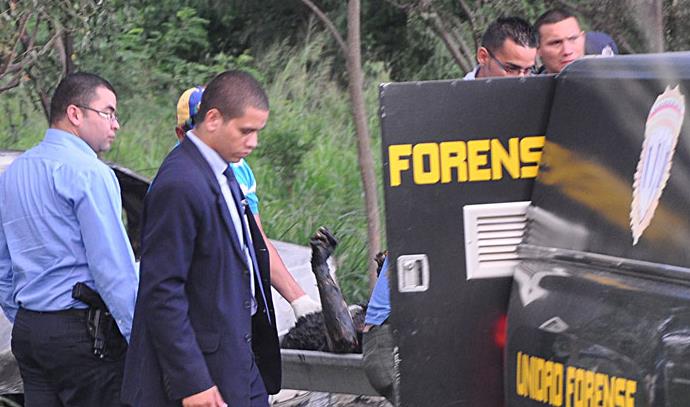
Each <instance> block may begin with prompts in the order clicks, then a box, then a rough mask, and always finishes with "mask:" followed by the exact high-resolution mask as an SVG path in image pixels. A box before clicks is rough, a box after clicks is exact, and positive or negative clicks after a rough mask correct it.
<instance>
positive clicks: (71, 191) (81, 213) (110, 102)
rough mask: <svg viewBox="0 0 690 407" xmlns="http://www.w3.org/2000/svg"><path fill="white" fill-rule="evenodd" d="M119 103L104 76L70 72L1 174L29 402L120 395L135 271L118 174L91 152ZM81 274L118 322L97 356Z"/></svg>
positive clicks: (1, 270)
mask: <svg viewBox="0 0 690 407" xmlns="http://www.w3.org/2000/svg"><path fill="white" fill-rule="evenodd" d="M116 107H117V97H116V94H115V91H114V89H113V88H112V86H111V85H110V83H108V82H107V81H106V80H104V79H103V78H100V77H98V76H96V75H93V74H87V73H78V74H73V75H69V76H67V77H66V78H65V79H63V81H61V82H60V84H59V85H58V87H57V89H56V90H55V94H54V96H53V99H52V101H51V108H50V128H49V129H48V130H47V131H46V134H45V138H44V139H43V141H42V142H41V143H39V144H38V145H37V146H35V147H34V148H32V149H30V150H28V151H27V152H26V153H24V154H22V155H21V156H20V157H19V158H17V159H16V160H15V161H14V162H13V163H12V165H10V167H9V168H8V169H7V170H6V172H5V173H3V174H2V176H0V201H1V202H2V205H0V305H1V306H2V309H3V312H4V313H5V315H6V316H7V318H8V319H9V320H10V321H12V322H14V329H13V332H12V352H13V353H14V355H15V357H16V358H17V362H18V364H19V369H20V372H21V375H22V379H23V381H24V391H25V400H26V404H27V405H36V406H62V405H69V406H96V405H98V406H109V405H119V390H120V385H121V381H122V373H123V366H124V350H125V348H126V344H125V343H124V341H123V339H122V336H124V337H125V338H127V339H128V338H129V333H130V330H131V325H132V318H133V313H134V304H135V300H136V291H137V286H138V274H137V271H136V269H135V264H134V256H133V253H132V249H131V247H130V244H129V240H128V238H127V234H126V232H125V229H124V226H123V225H122V221H121V212H122V203H121V198H120V187H119V184H118V182H117V178H116V177H115V174H114V173H113V171H112V170H111V169H110V168H109V167H108V166H107V165H105V164H104V163H103V162H101V161H100V160H99V159H98V156H97V154H98V153H100V152H103V151H107V150H109V149H110V146H111V144H112V142H113V141H114V140H115V134H116V132H117V130H118V129H119V124H118V118H117V112H116ZM78 282H83V283H85V284H86V285H87V286H89V287H90V288H92V289H93V290H95V291H96V292H97V293H98V294H100V296H101V298H102V299H103V301H104V302H105V304H106V305H107V307H108V309H109V311H110V313H111V314H112V316H113V319H114V321H115V323H116V324H117V325H114V324H112V323H111V324H110V325H108V326H106V327H105V328H106V331H105V333H106V335H107V337H106V338H105V339H106V352H108V350H109V353H107V354H106V355H105V357H104V358H102V359H99V358H98V357H96V356H94V354H93V344H94V340H93V339H92V338H91V337H90V336H89V334H88V329H87V319H89V316H88V314H89V312H88V309H87V304H85V303H83V302H81V301H79V300H76V299H74V298H73V297H72V289H73V287H74V285H75V284H76V283H78ZM108 329H109V331H108ZM118 330H119V332H118ZM120 333H121V334H122V336H120ZM108 334H110V335H108ZM108 347H109V349H108Z"/></svg>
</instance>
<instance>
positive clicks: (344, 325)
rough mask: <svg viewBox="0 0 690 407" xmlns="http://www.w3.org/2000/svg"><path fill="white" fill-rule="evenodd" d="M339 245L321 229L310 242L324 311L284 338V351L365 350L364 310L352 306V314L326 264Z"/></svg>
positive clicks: (302, 320)
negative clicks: (363, 342)
mask: <svg viewBox="0 0 690 407" xmlns="http://www.w3.org/2000/svg"><path fill="white" fill-rule="evenodd" d="M337 244H338V241H337V240H336V239H335V237H334V236H333V234H332V233H331V232H330V231H329V230H328V229H326V228H324V227H320V228H319V229H318V230H317V231H316V233H315V234H314V236H313V237H312V238H311V240H310V241H309V245H310V246H311V250H312V254H311V268H312V272H313V273H314V276H315V277H316V284H317V286H318V289H319V296H320V298H321V308H322V311H321V312H317V313H313V314H308V315H306V316H303V317H301V318H300V319H299V320H298V321H297V323H296V324H295V327H294V328H292V329H291V330H290V331H289V332H288V333H287V335H285V337H284V338H283V341H282V343H281V346H282V347H283V348H287V349H303V350H317V351H328V352H334V353H358V352H361V351H362V347H361V336H362V328H363V327H364V309H363V307H360V306H353V307H350V308H351V309H352V314H351V309H348V306H347V304H346V303H345V300H344V299H343V295H342V293H341V291H340V288H339V287H338V285H337V284H336V283H335V281H333V278H332V277H331V274H330V270H329V267H328V264H327V262H326V260H328V258H329V257H330V256H331V254H332V253H333V251H334V250H335V247H336V245H337ZM353 315H354V319H353Z"/></svg>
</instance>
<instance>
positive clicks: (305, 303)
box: [290, 294, 321, 319]
mask: <svg viewBox="0 0 690 407" xmlns="http://www.w3.org/2000/svg"><path fill="white" fill-rule="evenodd" d="M290 306H291V307H292V311H293V312H294V313H295V319H300V317H303V316H305V315H307V314H311V313H312V312H319V311H321V304H319V303H318V302H316V301H314V300H312V299H311V297H309V296H308V295H306V294H304V295H303V296H301V297H299V298H298V299H296V300H294V301H293V302H291V303H290Z"/></svg>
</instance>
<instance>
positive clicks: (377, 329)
mask: <svg viewBox="0 0 690 407" xmlns="http://www.w3.org/2000/svg"><path fill="white" fill-rule="evenodd" d="M395 352H396V351H395V349H394V346H393V333H392V332H391V326H390V325H388V324H384V325H375V326H373V327H371V329H370V330H369V332H365V333H364V336H363V338H362V354H363V359H364V373H365V374H366V375H367V378H368V379H369V383H371V387H373V388H374V389H375V390H376V391H377V392H379V394H381V395H382V396H385V397H386V398H387V399H388V401H390V402H391V403H392V404H393V405H394V406H397V405H398V402H397V381H398V377H397V373H396V372H397V369H396V363H395Z"/></svg>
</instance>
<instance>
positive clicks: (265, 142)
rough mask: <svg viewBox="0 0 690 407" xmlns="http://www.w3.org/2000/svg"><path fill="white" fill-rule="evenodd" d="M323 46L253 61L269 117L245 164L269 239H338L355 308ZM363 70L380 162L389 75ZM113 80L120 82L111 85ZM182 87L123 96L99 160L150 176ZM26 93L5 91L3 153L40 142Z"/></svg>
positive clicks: (0, 120)
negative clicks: (322, 231)
mask: <svg viewBox="0 0 690 407" xmlns="http://www.w3.org/2000/svg"><path fill="white" fill-rule="evenodd" d="M327 40H329V38H328V37H327V36H325V35H315V36H313V37H311V39H310V40H309V42H308V43H307V44H305V45H304V46H303V47H301V48H296V49H290V50H286V49H285V48H284V47H281V46H276V47H274V48H273V49H272V50H269V51H268V52H266V53H265V54H264V55H262V56H259V57H257V58H256V59H255V63H256V66H257V69H258V70H259V71H261V73H262V74H263V75H264V78H265V79H264V83H265V85H266V88H267V91H268V93H269V97H270V100H271V116H270V118H269V122H268V126H267V127H266V129H265V130H264V131H263V132H262V133H261V136H260V146H259V148H258V149H257V150H256V151H255V152H254V153H253V154H252V155H251V156H250V157H249V159H248V161H249V163H250V164H251V166H252V169H253V170H254V173H255V176H256V178H257V181H258V193H259V198H260V212H261V219H262V223H263V225H264V227H265V229H266V232H267V234H268V236H270V237H271V238H273V239H279V240H285V241H289V242H292V243H297V244H302V245H306V244H307V242H308V240H309V237H310V236H311V235H312V234H313V232H314V231H315V230H316V229H317V228H318V227H319V226H326V227H328V228H329V229H330V230H331V231H333V232H334V233H335V235H336V237H337V238H338V239H339V240H340V244H339V246H338V249H337V250H336V253H335V256H336V258H337V261H338V263H337V264H338V279H339V282H340V284H341V287H342V289H343V293H344V295H345V297H346V300H347V301H348V302H350V303H355V302H359V303H361V302H366V299H367V298H368V295H369V288H368V278H367V264H368V263H367V262H368V259H367V250H366V243H367V241H366V236H367V233H366V214H365V210H364V197H363V192H362V187H361V180H360V174H359V167H358V162H357V153H356V136H355V130H354V126H353V123H352V116H351V113H350V106H349V97H348V94H347V91H346V89H344V86H343V85H342V83H338V82H337V81H336V80H334V79H333V78H332V77H333V72H334V71H341V70H342V69H344V67H340V66H338V67H334V66H332V61H331V60H330V59H328V58H324V57H323V50H324V44H325V41H327ZM85 69H86V67H85ZM135 69H136V68H132V71H135ZM122 71H126V69H123V70H122ZM367 72H368V73H369V77H370V78H374V79H373V80H371V81H370V82H368V83H367V85H366V87H365V91H366V97H367V108H368V111H369V112H370V120H369V123H370V132H371V138H372V149H373V151H372V154H373V156H374V159H375V161H376V162H377V163H380V155H381V154H380V137H379V125H378V119H377V117H376V114H375V112H376V111H377V106H378V105H377V103H378V102H377V97H378V93H377V92H378V90H377V87H378V83H379V82H382V81H385V80H387V78H386V76H385V74H384V73H383V69H382V68H381V67H378V66H367ZM118 80H122V78H113V79H112V81H113V82H114V83H117V82H118ZM192 85H194V84H187V85H185V86H186V87H189V86H192ZM132 88H133V89H136V87H135V86H132ZM182 90H184V87H182V88H180V89H179V90H178V89H173V87H171V90H169V91H164V92H160V93H158V94H152V93H153V92H146V91H145V90H142V94H141V95H139V94H136V95H135V94H122V93H125V92H122V93H121V94H120V95H119V96H120V97H119V106H118V110H121V111H122V112H123V113H124V114H125V121H124V123H123V124H122V126H121V130H120V131H119V132H118V139H117V141H116V142H115V144H114V146H113V148H112V150H111V151H110V152H109V153H107V154H106V155H105V156H104V158H105V159H107V160H110V161H114V162H117V163H119V164H121V165H124V166H126V167H129V168H131V169H133V170H135V171H137V172H139V173H141V174H143V175H146V176H148V177H152V176H153V175H155V173H156V170H157V169H158V166H159V165H160V163H161V162H162V160H163V158H164V157H165V155H166V154H167V153H168V152H169V151H170V149H171V148H172V146H173V145H174V144H175V141H176V139H175V135H174V131H173V129H174V126H175V103H176V101H177V97H178V96H179V93H181V92H182ZM28 94H29V92H28V90H27V89H26V88H24V87H20V88H17V89H14V90H12V91H10V92H5V93H3V94H2V99H0V113H1V114H0V148H11V149H27V148H29V147H31V146H33V145H35V144H36V143H38V142H39V141H40V140H41V139H42V137H43V133H44V131H45V128H46V120H45V118H44V116H43V113H42V112H39V111H37V110H36V109H35V108H34V107H33V104H32V103H31V100H30V99H29V97H28V96H27V95H28ZM377 167H379V170H380V165H377ZM380 179H381V177H380V176H379V180H380ZM379 182H380V181H379Z"/></svg>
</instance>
